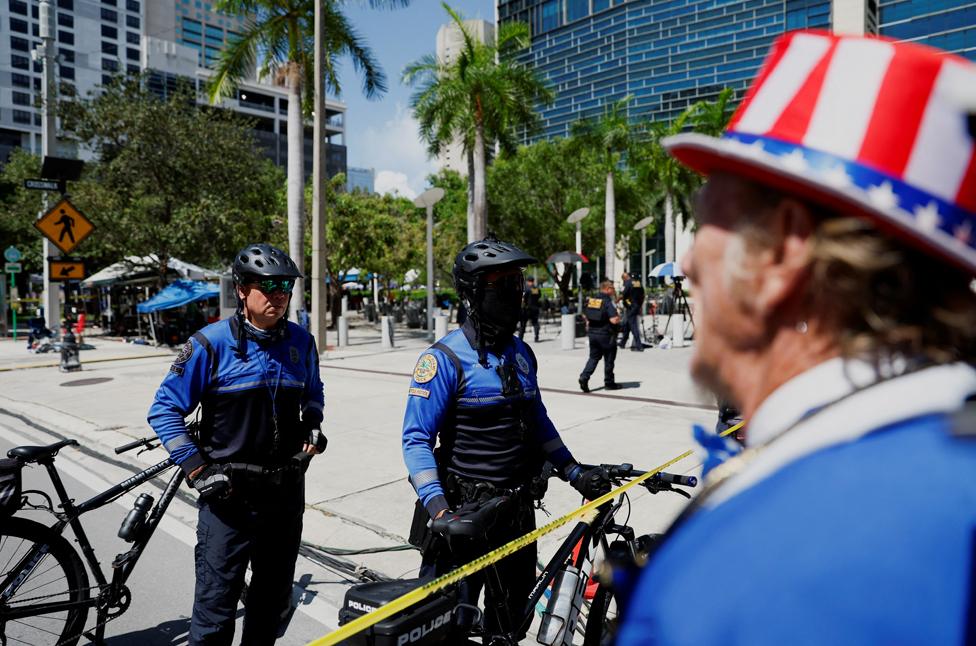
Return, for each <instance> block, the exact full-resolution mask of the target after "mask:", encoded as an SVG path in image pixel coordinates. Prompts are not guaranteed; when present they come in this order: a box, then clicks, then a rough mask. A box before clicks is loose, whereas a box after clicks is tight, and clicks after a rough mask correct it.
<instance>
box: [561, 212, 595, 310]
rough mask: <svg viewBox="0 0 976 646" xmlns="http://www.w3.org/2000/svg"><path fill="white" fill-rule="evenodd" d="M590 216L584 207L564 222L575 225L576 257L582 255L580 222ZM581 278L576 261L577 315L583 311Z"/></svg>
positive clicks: (581, 273)
mask: <svg viewBox="0 0 976 646" xmlns="http://www.w3.org/2000/svg"><path fill="white" fill-rule="evenodd" d="M589 214H590V209H589V207H586V206H584V207H583V208H581V209H576V210H575V211H573V212H572V213H570V214H569V217H568V218H566V221H567V222H569V223H570V224H575V225H576V253H577V255H583V229H582V222H583V218H585V217H586V216H587V215H589ZM582 277H583V262H582V261H580V260H577V261H576V291H577V292H579V296H578V297H577V302H576V313H577V314H579V313H580V312H582V311H583V285H582V282H581V280H580V279H581V278H582Z"/></svg>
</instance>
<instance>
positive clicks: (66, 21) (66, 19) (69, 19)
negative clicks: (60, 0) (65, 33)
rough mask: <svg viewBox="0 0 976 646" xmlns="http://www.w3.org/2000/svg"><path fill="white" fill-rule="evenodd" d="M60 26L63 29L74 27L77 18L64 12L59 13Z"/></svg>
mask: <svg viewBox="0 0 976 646" xmlns="http://www.w3.org/2000/svg"><path fill="white" fill-rule="evenodd" d="M58 24H59V25H61V26H62V27H74V26H75V17H74V16H72V15H71V14H70V13H65V12H63V11H59V12H58Z"/></svg>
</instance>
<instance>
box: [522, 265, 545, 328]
mask: <svg viewBox="0 0 976 646" xmlns="http://www.w3.org/2000/svg"><path fill="white" fill-rule="evenodd" d="M541 300H542V290H540V289H539V288H538V287H536V286H535V278H533V277H532V276H529V277H528V278H526V279H525V292H524V293H523V294H522V319H521V320H520V321H519V332H518V337H519V338H520V339H524V338H525V325H526V323H528V322H530V321H531V323H532V329H533V330H534V331H535V338H534V339H533V340H534V341H535V342H536V343H538V342H539V302H540V301H541Z"/></svg>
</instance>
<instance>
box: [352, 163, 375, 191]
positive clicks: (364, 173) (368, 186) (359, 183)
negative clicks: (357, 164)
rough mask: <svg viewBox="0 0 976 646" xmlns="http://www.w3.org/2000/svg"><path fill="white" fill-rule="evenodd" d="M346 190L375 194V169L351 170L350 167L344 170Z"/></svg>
mask: <svg viewBox="0 0 976 646" xmlns="http://www.w3.org/2000/svg"><path fill="white" fill-rule="evenodd" d="M346 190H347V191H349V192H350V193H352V192H353V191H362V192H363V193H375V192H376V169H375V168H353V167H352V166H350V167H349V168H348V169H347V170H346Z"/></svg>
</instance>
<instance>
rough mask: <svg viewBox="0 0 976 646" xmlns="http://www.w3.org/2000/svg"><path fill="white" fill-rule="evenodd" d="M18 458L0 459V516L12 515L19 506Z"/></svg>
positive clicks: (20, 465) (19, 464)
mask: <svg viewBox="0 0 976 646" xmlns="http://www.w3.org/2000/svg"><path fill="white" fill-rule="evenodd" d="M22 467H23V465H22V464H21V463H20V461H19V460H14V459H11V458H3V459H0V518H7V517H8V516H12V515H13V514H14V512H16V511H17V510H18V509H20V506H21V499H20V496H21V491H20V470H21V468H22Z"/></svg>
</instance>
